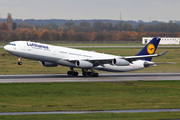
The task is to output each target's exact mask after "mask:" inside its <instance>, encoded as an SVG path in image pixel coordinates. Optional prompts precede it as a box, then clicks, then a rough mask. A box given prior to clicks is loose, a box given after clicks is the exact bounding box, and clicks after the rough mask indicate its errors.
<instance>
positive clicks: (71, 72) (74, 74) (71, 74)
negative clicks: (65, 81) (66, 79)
mask: <svg viewBox="0 0 180 120" xmlns="http://www.w3.org/2000/svg"><path fill="white" fill-rule="evenodd" d="M70 69H71V71H68V72H67V74H68V75H69V76H78V74H79V73H78V72H75V71H74V69H73V68H70Z"/></svg>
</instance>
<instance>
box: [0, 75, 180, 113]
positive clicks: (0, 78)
mask: <svg viewBox="0 0 180 120" xmlns="http://www.w3.org/2000/svg"><path fill="white" fill-rule="evenodd" d="M139 80H144V81H152V80H154V81H156V80H157V81H159V80H180V73H121V74H100V76H99V77H83V76H82V75H80V76H78V77H69V76H67V75H66V74H41V75H0V83H30V82H118V81H139ZM144 112H180V109H144V110H106V111H55V112H53V111H52V112H7V113H0V116H1V115H35V114H85V113H144Z"/></svg>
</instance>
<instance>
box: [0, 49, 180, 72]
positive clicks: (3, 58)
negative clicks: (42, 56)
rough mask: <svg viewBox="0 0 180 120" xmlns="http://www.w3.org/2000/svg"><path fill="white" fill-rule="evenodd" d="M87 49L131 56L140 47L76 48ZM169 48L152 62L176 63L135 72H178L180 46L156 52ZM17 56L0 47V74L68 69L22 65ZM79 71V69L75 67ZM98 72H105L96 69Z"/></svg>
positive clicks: (37, 64) (27, 61) (28, 61)
mask: <svg viewBox="0 0 180 120" xmlns="http://www.w3.org/2000/svg"><path fill="white" fill-rule="evenodd" d="M77 49H84V50H89V51H97V52H100V53H107V54H113V55H121V56H133V55H136V54H137V53H138V52H139V51H140V50H141V49H140V48H108V49H107V48H77ZM167 49H168V50H169V51H168V53H167V54H166V55H164V56H161V57H157V58H153V62H175V63H177V64H168V65H158V66H157V67H151V68H146V69H143V70H139V71H135V72H145V73H149V72H162V73H166V72H176V73H177V72H180V69H179V68H180V55H179V53H180V48H158V50H157V52H156V53H161V52H163V51H165V50H167ZM17 62H18V59H17V57H15V56H13V55H10V54H9V53H7V52H6V51H5V50H4V49H3V48H0V74H2V75H7V74H66V72H67V71H68V70H69V68H67V67H63V66H58V67H54V68H47V67H43V66H41V64H40V63H39V62H38V61H32V60H27V59H23V60H22V62H23V65H22V66H18V65H17ZM77 71H79V73H81V70H80V69H77ZM98 72H99V73H106V72H102V71H98Z"/></svg>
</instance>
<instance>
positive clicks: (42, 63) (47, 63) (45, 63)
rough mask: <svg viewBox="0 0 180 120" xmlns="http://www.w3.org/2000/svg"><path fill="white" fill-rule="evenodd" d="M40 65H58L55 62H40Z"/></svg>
mask: <svg viewBox="0 0 180 120" xmlns="http://www.w3.org/2000/svg"><path fill="white" fill-rule="evenodd" d="M40 63H41V65H42V66H44V67H57V66H58V65H57V64H55V63H51V62H41V61H40Z"/></svg>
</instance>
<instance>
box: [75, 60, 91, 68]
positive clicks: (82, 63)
mask: <svg viewBox="0 0 180 120" xmlns="http://www.w3.org/2000/svg"><path fill="white" fill-rule="evenodd" d="M76 66H77V67H80V68H92V67H93V64H92V63H91V62H88V61H81V60H79V61H76Z"/></svg>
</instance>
